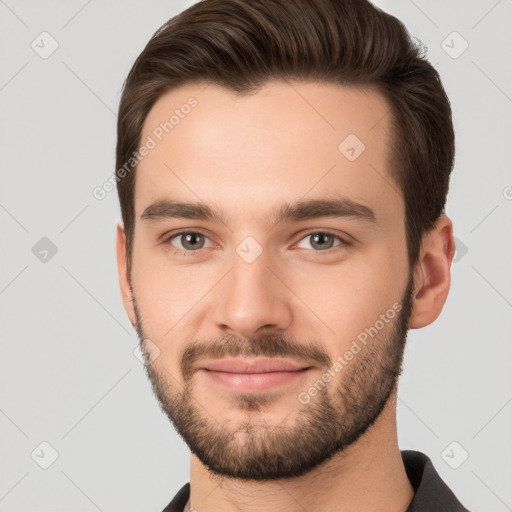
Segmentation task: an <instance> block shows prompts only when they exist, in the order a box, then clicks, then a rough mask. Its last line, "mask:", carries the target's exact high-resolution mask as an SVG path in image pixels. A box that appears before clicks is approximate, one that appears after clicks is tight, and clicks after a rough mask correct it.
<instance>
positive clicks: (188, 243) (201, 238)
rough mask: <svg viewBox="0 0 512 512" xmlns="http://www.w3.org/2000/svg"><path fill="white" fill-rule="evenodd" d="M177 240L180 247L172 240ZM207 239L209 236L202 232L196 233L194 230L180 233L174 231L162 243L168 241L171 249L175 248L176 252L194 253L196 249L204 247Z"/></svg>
mask: <svg viewBox="0 0 512 512" xmlns="http://www.w3.org/2000/svg"><path fill="white" fill-rule="evenodd" d="M175 238H176V239H177V240H178V243H179V244H181V247H176V246H175V245H174V244H173V243H172V240H174V239H175ZM206 240H209V238H208V237H207V236H205V235H203V234H202V233H198V232H196V231H182V232H181V233H174V234H173V235H171V236H169V237H167V238H166V239H165V240H164V243H168V244H170V245H171V247H172V248H173V249H175V251H174V252H175V253H176V254H186V255H189V254H195V252H196V251H198V250H201V249H204V248H205V241H206Z"/></svg>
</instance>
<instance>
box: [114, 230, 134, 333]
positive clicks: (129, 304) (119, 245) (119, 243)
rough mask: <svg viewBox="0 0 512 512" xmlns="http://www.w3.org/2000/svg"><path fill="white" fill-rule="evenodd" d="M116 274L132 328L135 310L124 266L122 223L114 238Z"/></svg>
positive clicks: (124, 240)
mask: <svg viewBox="0 0 512 512" xmlns="http://www.w3.org/2000/svg"><path fill="white" fill-rule="evenodd" d="M116 255H117V273H118V275H119V287H120V289H121V298H122V299H123V307H124V310H125V311H126V314H127V315H128V318H129V319H130V322H131V324H132V325H133V326H135V324H136V316H135V309H134V306H133V297H132V291H131V288H130V276H129V274H128V268H127V265H126V235H125V232H124V227H123V223H122V221H120V222H119V223H118V224H117V236H116Z"/></svg>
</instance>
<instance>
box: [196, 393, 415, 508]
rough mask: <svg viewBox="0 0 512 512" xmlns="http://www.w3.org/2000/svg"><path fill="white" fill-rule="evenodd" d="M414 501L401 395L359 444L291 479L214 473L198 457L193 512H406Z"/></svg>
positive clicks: (394, 399)
mask: <svg viewBox="0 0 512 512" xmlns="http://www.w3.org/2000/svg"><path fill="white" fill-rule="evenodd" d="M413 496H414V490H413V488H412V486H411V484H410V482H409V480H408V478H407V474H406V472H405V468H404V465H403V462H402V457H401V454H400V449H399V447H398V440H397V434H396V394H393V395H392V396H391V397H390V399H389V400H388V403H387V404H386V407H385V408H384V410H383V411H382V413H381V415H380V416H379V418H378V419H377V421H376V422H375V424H374V425H373V426H372V427H370V429H369V430H368V431H367V432H366V433H365V434H364V435H363V436H362V437H361V438H360V439H359V440H358V441H356V442H355V443H354V444H352V445H351V446H349V447H348V448H347V449H345V450H344V451H343V452H342V453H339V454H337V455H335V456H334V457H332V458H331V459H329V460H328V461H326V462H325V463H323V464H321V465H320V466H317V467H316V468H314V469H313V470H312V471H310V472H309V473H307V474H305V475H303V476H301V477H297V478H291V479H280V480H274V481H265V482H255V481H243V480H238V479H230V478H227V477H224V476H219V475H215V474H212V473H210V472H209V471H208V469H207V468H206V467H205V466H204V465H203V464H202V463H201V462H200V460H199V459H198V458H197V457H196V456H195V455H192V458H191V464H190V500H189V504H190V510H194V509H195V510H198V511H201V510H208V512H221V511H222V512H235V511H241V510H243V511H244V512H263V511H265V512H271V511H274V510H275V511H278V510H279V511H281V510H287V511H290V512H303V511H304V510H336V511H338V512H363V511H364V512H373V511H375V512H376V511H379V512H388V511H389V512H405V511H406V510H407V508H408V506H409V504H410V502H411V500H412V498H413Z"/></svg>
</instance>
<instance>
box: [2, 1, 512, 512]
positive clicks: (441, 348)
mask: <svg viewBox="0 0 512 512" xmlns="http://www.w3.org/2000/svg"><path fill="white" fill-rule="evenodd" d="M192 3H193V2H180V1H163V0H152V1H146V2H142V1H139V2H134V1H126V0H125V1H121V0H112V1H108V2H105V1H103V2H100V1H99V0H89V1H87V0H73V1H69V0H68V1H63V0H60V1H57V0H54V1H50V0H45V1H35V0H34V1H28V0H18V1H15V0H5V1H3V0H0V20H1V21H0V23H1V26H0V34H1V38H2V39H1V50H0V51H1V64H0V100H1V107H2V116H1V118H0V130H1V134H0V140H1V141H2V150H1V151H0V166H1V180H2V187H1V189H0V223H1V233H2V235H1V236H2V238H1V239H2V243H1V244H0V251H1V254H0V258H1V261H2V267H1V268H2V272H1V276H0V308H1V309H0V311H1V315H2V316H1V318H2V320H1V322H0V329H1V343H2V345H1V359H0V365H1V366H0V379H1V383H0V386H1V387H0V390H1V394H0V399H1V401H0V431H1V433H2V435H1V456H0V471H1V473H0V475H1V478H0V511H1V512H6V511H9V512H21V511H23V512H28V511H31V512H47V511H52V512H64V511H65V512H72V511H92V512H93V511H96V510H100V511H103V512H107V511H123V512H124V511H141V510H147V511H150V510H154V511H159V510H161V509H162V508H163V507H164V506H165V505H166V504H167V503H168V502H169V501H170V499H171V498H172V497H173V496H174V494H175V493H176V492H177V490H178V489H179V488H180V487H181V486H182V485H183V484H184V483H186V482H187V481H188V480H189V452H188V449H187V447H186V446H185V445H184V443H183V442H182V441H181V439H180V438H179V437H178V435H177V434H176V433H175V431H174V430H173V428H172V426H171V425H170V423H169V422H168V420H167V418H166V417H165V416H164V415H163V414H162V413H161V412H160V410H159V409H158V406H157V403H156V400H155V399H154V397H153V395H152V392H151V388H150V386H149V383H148V382H147V380H146V377H145V374H144V371H143V366H142V364H141V363H140V362H139V360H138V359H137V358H136V356H135V355H134V349H135V347H136V345H137V337H136V335H135V332H134V331H133V329H132V327H131V325H130V323H129V321H128V319H127V318H126V315H125V313H124V310H123V308H122V304H121V300H120V294H119V291H118V282H117V273H116V263H115V251H114V235H115V224H116V222H117V221H118V220H119V218H120V214H119V207H118V204H117V195H116V192H115V191H113V192H111V193H110V194H108V195H107V197H106V198H105V199H104V200H102V201H99V200H97V199H95V198H94V197H93V195H92V190H93V188H94V187H95V186H98V185H101V184H102V183H103V182H104V181H105V180H106V179H107V178H108V177H109V176H110V174H111V173H112V172H113V171H114V148H115V122H116V111H117V105H118V102H119V97H120V88H121V85H122V83H123V81H124V79H125V77H126V74H127V73H128V71H129V69H130V67H131V65H132V63H133V61H134V59H135V58H136V56H137V55H138V54H139V52H140V51H141V50H142V48H143V46H144V45H145V44H146V42H147V40H148V39H149V38H150V36H151V35H152V34H153V32H154V31H155V30H156V29H157V28H158V27H159V26H160V25H161V24H162V23H163V22H164V21H166V20H167V19H168V18H170V17H171V16H174V15H175V14H177V13H178V12H179V11H181V10H182V9H184V8H185V7H188V5H191V4H192ZM377 5H379V6H381V7H383V8H384V9H385V10H388V11H389V12H391V13H392V14H394V15H395V16H397V17H398V18H399V19H401V20H402V21H403V22H404V23H405V24H406V26H407V27H408V28H409V30H410V31H411V32H412V34H414V35H415V36H417V37H419V38H420V39H421V40H422V41H423V42H424V43H425V44H426V45H427V46H428V48H429V58H430V60H431V62H432V63H433V64H434V65H435V66H436V68H437V69H438V70H439V71H440V73H441V76H442V79H443V83H444V85H445V88H446V90H447V93H448V95H449V97H450V98H451V101H452V105H453V110H454V121H455V129H456V135H457V161H456V167H455V170H454V173H453V177H452V181H451V190H450V194H449V197H448V206H447V214H448V216H450V217H451V219H452V220H453V222H454V226H455V234H456V237H457V245H458V251H457V255H456V262H455V263H454V264H453V266H452V288H451V291H450V295H449V297H448V300H447V303H446V306H445V308H444V310H443V312H442V314H441V316H440V317H439V319H438V320H437V321H436V322H435V323H434V324H433V325H431V326H428V327H426V328H424V329H422V330H420V331H411V332H410V334H409V342H408V347H407V349H406V356H405V363H404V374H403V376H402V379H401V385H400V391H399V404H398V429H399V441H400V446H401V448H402V449H418V450H421V451H424V452H425V453H427V454H428V455H429V456H430V457H431V458H432V460H433V462H434V465H435V466H436V468H437V470H438V471H439V473H440V474H441V476H442V477H443V478H444V479H445V480H446V482H447V483H448V484H449V486H450V487H451V488H452V489H453V490H454V492H455V493H456V494H457V495H458V496H459V497H460V499H461V500H462V501H463V502H464V504H465V505H466V506H467V507H469V508H470V509H471V510H473V511H478V510H480V511H491V510H492V511H496V512H504V511H507V510H512V486H511V485H510V482H511V481H512V457H511V455H512V439H511V432H512V383H511V379H510V373H511V372H510V369H511V355H512V343H511V341H512V340H511V332H512V328H511V327H512V325H511V324H512V315H511V312H512V309H511V308H512V271H511V264H510V263H511V253H512V250H511V249H512V229H511V227H512V172H511V156H512V155H511V147H512V144H511V140H512V139H511V132H512V130H511V124H512V122H511V115H510V114H511V111H512V86H511V83H512V81H511V79H512V59H511V53H512V52H511V49H512V35H511V34H512V31H511V30H510V26H511V21H512V2H511V1H510V0H500V1H496V0H485V1H484V0H482V1H478V2H477V1H467V0H460V1H449V2H446V1H429V2H427V1H426V0H415V1H410V0H401V1H382V2H380V1H379V2H377ZM43 31H46V32H48V33H49V34H50V35H51V38H53V40H55V41H56V42H57V43H58V48H57V50H56V51H55V52H54V53H53V54H52V55H50V56H49V57H47V58H42V57H41V56H40V53H38V52H36V51H35V50H34V49H33V48H32V47H31V44H32V42H33V41H35V43H34V45H36V44H38V45H39V48H38V51H39V52H41V51H43V48H41V47H42V46H43V45H44V51H48V50H49V49H51V44H52V40H51V39H50V38H49V36H40V34H41V32H43ZM454 31H456V32H457V33H458V34H459V35H457V34H453V32H454ZM42 38H46V39H44V42H41V39H42ZM465 41H467V44H469V47H468V48H467V49H466V50H465V51H464V52H462V53H461V51H462V50H463V49H464V47H465V44H466V43H465ZM43 237H46V238H47V239H49V240H50V241H51V243H50V242H49V241H48V240H42V241H41V239H42V238H43ZM52 244H53V245H52ZM53 246H54V247H55V248H56V251H57V252H56V253H55V254H53V252H52V247H53ZM34 247H35V248H34ZM55 248H54V249H53V251H55ZM45 250H46V251H48V252H46V253H45V252H44V251H45ZM42 442H46V443H49V444H50V445H51V447H49V446H48V445H42V446H41V443H42ZM453 442H456V444H451V443H453ZM53 450H55V451H56V452H57V453H58V458H57V459H56V460H55V461H54V462H53V463H52V464H51V465H50V466H49V467H48V468H47V469H43V468H42V467H40V466H41V465H46V464H49V463H50V462H52V453H53ZM466 452H467V453H468V454H469V457H468V458H467V460H465V461H464V457H465V456H466ZM462 461H463V462H462ZM452 466H458V468H457V469H454V468H453V467H452Z"/></svg>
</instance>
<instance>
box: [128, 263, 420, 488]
mask: <svg viewBox="0 0 512 512" xmlns="http://www.w3.org/2000/svg"><path fill="white" fill-rule="evenodd" d="M132 293H133V289H132ZM133 301H134V308H135V314H136V318H137V323H136V324H135V328H136V330H137V334H138V336H139V339H140V341H141V343H143V340H145V339H146V336H145V334H144V332H143V327H142V315H141V312H140V310H139V307H138V305H137V301H136V300H135V296H134V295H133ZM412 303H413V278H412V273H411V274H410V276H409V282H408V284H407V287H406V290H405V293H404V295H403V297H402V300H401V304H402V309H401V310H400V311H399V312H398V313H397V315H396V316H395V318H394V319H393V321H392V322H390V324H391V325H388V326H387V328H386V329H384V330H383V332H379V333H378V334H377V335H376V336H374V337H373V338H372V339H371V340H370V341H368V343H367V344H366V345H365V346H364V347H362V348H361V350H360V351H359V352H358V353H357V354H355V355H354V358H353V359H352V360H351V361H350V362H349V363H347V365H346V366H345V367H344V368H343V369H342V370H341V374H340V375H337V376H336V379H335V380H333V382H331V383H327V384H326V385H325V386H324V387H323V388H321V389H320V390H319V391H318V393H317V394H315V396H314V397H312V398H311V399H310V401H309V402H308V403H306V404H305V403H303V402H301V401H299V400H298V399H297V398H296V397H295V396H294V397H293V399H294V400H296V401H297V404H298V407H297V408H296V409H295V410H294V411H293V412H294V413H295V417H296V420H295V421H294V423H293V424H292V425H283V424H282V423H283V421H284V419H286V417H288V416H289V415H290V414H289V415H288V416H286V417H285V418H284V419H283V420H282V421H281V422H279V423H278V424H272V423H269V422H266V423H263V422H257V421H256V418H257V413H258V411H261V410H263V409H265V408H266V407H271V406H272V403H273V402H275V399H276V398H275V397H276V395H275V394H272V393H260V392H258V393H238V392H236V393H232V398H231V407H235V408H237V409H238V410H239V411H247V412H250V414H249V415H248V416H247V418H249V419H246V421H239V422H238V423H236V425H234V424H233V423H229V424H226V423H227V422H224V424H223V417H220V418H215V417H213V416H212V415H211V414H210V413H209V412H208V411H207V408H206V407H205V406H204V405H203V404H201V403H199V401H198V400H197V399H196V397H195V396H194V392H193V391H194V387H195V384H196V383H197V381H194V380H193V377H194V371H195V370H194V368H195V367H194V362H195V361H197V360H199V359H201V358H203V357H206V358H209V359H215V358H222V357H228V356H229V357H262V356H263V357H276V356H279V357H290V358H300V359H303V360H306V361H311V362H316V363H319V365H320V366H321V367H322V368H324V369H325V370H327V369H328V368H332V361H331V359H330V357H329V355H328V354H327V353H326V352H325V351H324V350H322V349H321V348H319V345H318V344H314V343H310V344H304V343H302V344H297V343H296V342H294V340H292V339H290V338H286V337H284V336H282V335H281V334H279V333H265V334H261V335H259V336H256V337H253V338H251V339H246V340H244V339H241V338H238V337H236V336H231V335H230V336H223V337H221V338H219V339H216V340H212V341H211V342H210V343H205V342H201V343H198V342H197V341H194V342H193V343H191V344H189V345H188V346H187V348H186V349H185V350H184V352H183V354H182V356H181V358H180V370H181V377H182V379H183V384H181V383H179V382H178V381H177V380H176V379H175V378H174V377H173V376H172V374H171V373H170V372H169V371H168V370H167V369H166V368H165V365H164V364H163V363H162V365H160V364H155V363H151V364H146V365H145V369H146V373H147V376H148V378H149V380H150V382H151V384H152V388H153V392H154V394H155V397H156V398H157V400H158V403H159V406H160V409H161V410H162V411H163V412H164V414H166V416H167V417H168V418H169V420H170V421H171V423H172V424H173V425H174V428H175V429H176V431H177V433H178V434H179V435H180V437H181V438H182V439H183V440H184V441H185V443H186V444H187V445H188V447H189V449H190V451H191V452H192V453H193V454H195V455H196V456H197V458H198V459H199V460H200V461H201V463H202V464H203V465H204V466H205V467H206V468H208V470H209V471H210V472H212V473H214V474H215V475H223V476H227V477H230V478H238V479H242V480H258V481H262V480H276V479H280V478H292V477H298V476H302V475H304V474H306V473H308V472H309V471H311V470H312V469H314V468H315V467H317V466H319V465H320V464H322V463H324V462H326V461H328V460H329V459H331V458H332V457H333V456H334V455H336V454H341V453H343V451H344V450H345V449H346V448H347V447H349V446H350V445H352V444H353V443H355V442H356V441H357V440H358V439H359V438H361V436H363V435H364V434H365V433H366V432H367V431H368V429H370V427H371V426H372V425H373V424H374V423H375V421H376V420H377V418H378V417H379V415H380V414H381V412H382V411H383V409H384V407H385V406H386V404H387V402H388V400H389V398H390V396H391V395H392V393H394V392H396V390H397V385H398V377H399V376H400V374H401V373H402V360H403V354H404V349H405V342H406V338H407V332H408V329H409V317H410V313H411V311H412ZM313 382H318V379H317V378H315V379H314V381H312V382H311V384H313ZM211 389H212V390H213V388H211ZM317 389H318V388H317ZM292 396H293V395H292ZM205 405H207V404H205ZM251 418H252V420H251Z"/></svg>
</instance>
